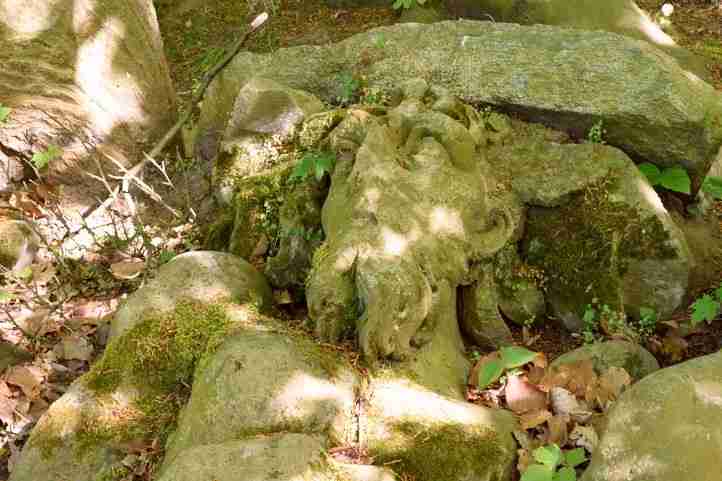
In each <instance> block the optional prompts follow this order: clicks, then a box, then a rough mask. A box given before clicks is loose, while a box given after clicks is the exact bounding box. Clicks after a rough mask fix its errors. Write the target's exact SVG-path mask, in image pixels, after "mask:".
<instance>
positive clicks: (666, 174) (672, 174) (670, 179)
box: [639, 162, 692, 194]
mask: <svg viewBox="0 0 722 481" xmlns="http://www.w3.org/2000/svg"><path fill="white" fill-rule="evenodd" d="M639 170H641V171H642V173H643V174H644V175H645V177H647V180H648V181H649V183H650V184H651V185H652V187H654V186H657V185H659V186H661V187H664V188H665V189H667V190H671V191H674V192H681V193H682V194H689V193H690V192H691V190H690V189H691V187H692V182H691V181H690V179H689V174H687V171H686V170H684V168H683V167H667V168H666V169H664V170H659V167H657V166H656V165H654V164H650V163H649V162H644V163H642V164H639Z"/></svg>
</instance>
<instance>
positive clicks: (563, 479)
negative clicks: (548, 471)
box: [552, 467, 577, 481]
mask: <svg viewBox="0 0 722 481" xmlns="http://www.w3.org/2000/svg"><path fill="white" fill-rule="evenodd" d="M552 479H553V481H577V472H576V471H574V469H573V468H569V467H565V468H562V469H560V470H559V471H557V472H556V473H554V478H552Z"/></svg>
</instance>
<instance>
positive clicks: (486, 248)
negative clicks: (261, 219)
mask: <svg viewBox="0 0 722 481" xmlns="http://www.w3.org/2000/svg"><path fill="white" fill-rule="evenodd" d="M445 100H446V102H445V104H444V105H445V106H447V107H448V105H449V102H448V99H445ZM432 101H433V99H432ZM438 102H439V100H438V99H437V100H436V103H437V104H438ZM452 103H453V102H452ZM457 104H458V102H457ZM458 105H460V104H458ZM432 109H433V107H432ZM447 110H448V108H447ZM454 111H455V112H459V111H460V112H464V110H463V107H462V108H454ZM453 114H454V113H452V115H453ZM352 117H353V116H352ZM360 117H362V118H363V120H359V118H356V119H354V120H349V121H348V122H346V125H344V123H343V122H342V124H341V125H340V126H339V129H340V132H344V133H345V134H343V135H342V136H341V137H343V138H339V136H337V137H334V134H333V133H332V135H331V142H332V144H333V143H335V144H336V145H349V144H348V143H346V144H344V142H343V141H344V140H349V141H350V139H351V138H355V139H359V138H361V139H362V141H361V144H360V146H359V147H358V149H357V151H356V152H355V155H348V156H346V157H345V158H342V159H341V160H340V161H339V162H338V164H337V166H336V170H335V172H334V174H333V177H332V184H331V191H330V193H329V196H328V198H327V200H326V204H325V205H324V212H323V221H324V230H325V232H326V234H327V246H326V248H325V249H324V253H323V254H324V255H323V256H321V257H322V259H319V262H318V263H317V268H316V269H314V271H313V273H312V275H311V279H310V283H309V289H308V292H307V297H308V301H309V310H310V315H311V318H312V319H313V320H314V322H315V323H316V328H317V332H318V333H319V334H321V335H322V336H323V337H326V338H329V339H335V338H336V337H338V336H339V335H340V334H341V332H342V331H344V330H347V329H353V328H355V329H356V330H357V333H358V336H359V342H360V345H361V347H362V350H363V352H364V353H365V354H366V355H367V356H372V357H392V358H403V357H404V356H405V355H406V354H407V353H408V352H409V350H410V349H411V347H412V346H414V345H418V344H419V343H422V342H423V341H422V340H421V339H420V337H418V336H417V333H418V332H419V331H420V330H424V331H428V330H429V329H432V328H433V326H429V325H428V322H429V319H431V318H433V317H434V316H430V313H431V312H432V310H433V309H434V308H435V305H436V303H435V293H436V291H437V288H438V286H439V284H440V283H444V284H445V285H446V284H448V285H451V286H458V285H459V284H461V283H462V282H463V281H464V279H465V278H467V276H468V275H469V266H470V265H471V264H472V263H473V262H474V261H477V260H479V259H481V258H483V257H486V256H489V255H492V254H493V253H495V252H496V251H497V250H499V249H500V248H501V247H503V245H504V244H505V243H506V241H507V240H508V239H509V237H510V236H511V234H512V229H511V222H510V221H509V219H508V216H507V215H506V214H504V213H503V212H502V211H500V210H497V211H494V212H490V209H489V207H488V205H487V191H486V185H485V175H486V174H485V172H484V168H483V165H482V160H481V159H480V158H479V157H478V156H477V155H476V154H475V149H476V145H477V141H476V140H475V138H474V136H473V135H472V134H471V133H470V129H469V128H468V126H470V125H472V123H473V121H474V119H470V118H468V117H461V118H459V119H458V120H457V119H454V118H452V117H451V116H449V115H447V114H446V113H442V112H438V111H434V110H431V109H427V107H426V106H425V104H424V102H422V99H418V98H410V99H409V98H407V99H406V100H404V101H403V102H402V103H401V104H400V105H399V106H397V107H396V108H394V109H393V110H391V111H390V112H389V113H388V115H387V116H386V117H385V118H374V117H370V116H366V117H364V116H360ZM352 123H355V125H356V126H357V127H358V128H357V129H353V128H348V127H349V124H352ZM359 129H361V130H365V132H364V133H365V135H363V136H360V135H359ZM348 132H353V135H350V134H348ZM350 306H353V307H350Z"/></svg>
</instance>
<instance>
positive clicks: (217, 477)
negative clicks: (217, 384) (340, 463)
mask: <svg viewBox="0 0 722 481" xmlns="http://www.w3.org/2000/svg"><path fill="white" fill-rule="evenodd" d="M336 469H338V468H337V467H336V466H335V465H334V464H331V463H329V461H328V459H327V457H326V445H325V443H324V440H323V438H322V437H320V436H310V435H307V434H298V433H287V434H285V433H279V434H271V435H268V436H261V437H257V438H250V439H243V440H240V441H229V442H225V443H220V444H207V445H199V446H196V447H194V448H191V449H188V450H187V451H185V452H184V456H180V457H178V458H176V459H175V460H174V461H173V462H172V463H169V464H167V465H165V466H164V467H163V469H162V471H161V472H160V477H159V478H158V481H200V480H213V481H241V480H249V481H256V480H258V481H266V480H276V481H296V480H301V479H302V480H304V481H336V480H338V479H339V478H338V476H337V475H336Z"/></svg>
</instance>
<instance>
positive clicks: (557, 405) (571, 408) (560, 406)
mask: <svg viewBox="0 0 722 481" xmlns="http://www.w3.org/2000/svg"><path fill="white" fill-rule="evenodd" d="M549 402H550V404H551V407H552V412H554V414H556V415H560V416H569V417H571V418H572V419H573V420H574V421H576V422H578V423H584V422H586V421H587V420H589V418H590V417H591V416H592V411H591V410H590V409H589V408H588V407H587V406H586V403H582V402H580V401H578V400H577V398H576V397H574V394H572V393H571V392H569V391H567V390H566V389H564V388H561V387H554V388H552V389H551V391H549Z"/></svg>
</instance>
